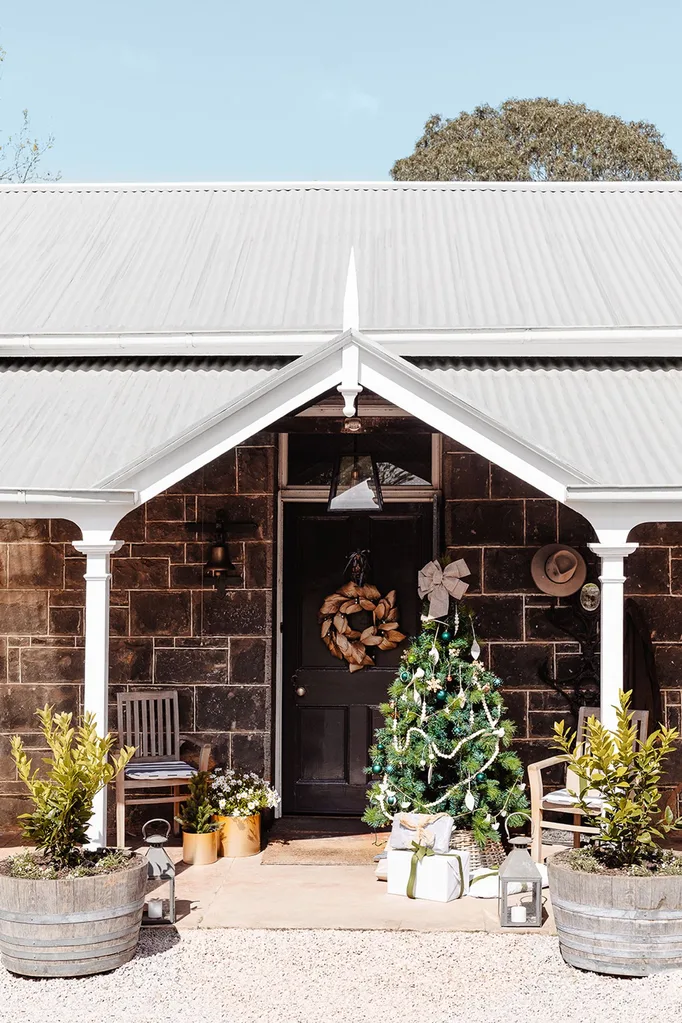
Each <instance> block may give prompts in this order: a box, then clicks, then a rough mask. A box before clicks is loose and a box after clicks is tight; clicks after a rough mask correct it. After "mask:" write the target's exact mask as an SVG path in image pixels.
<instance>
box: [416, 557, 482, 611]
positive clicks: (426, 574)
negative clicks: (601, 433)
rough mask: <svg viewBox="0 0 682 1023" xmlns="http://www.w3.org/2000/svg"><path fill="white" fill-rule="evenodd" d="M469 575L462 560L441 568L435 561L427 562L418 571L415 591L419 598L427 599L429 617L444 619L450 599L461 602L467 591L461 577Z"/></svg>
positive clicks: (466, 584) (466, 585)
mask: <svg viewBox="0 0 682 1023" xmlns="http://www.w3.org/2000/svg"><path fill="white" fill-rule="evenodd" d="M467 575H471V572H470V571H469V566H468V565H467V563H466V561H465V560H464V559H463V558H460V559H459V560H458V561H451V562H450V564H449V565H446V566H445V568H442V567H441V565H440V564H439V563H438V562H437V561H429V563H428V564H427V565H424V567H423V568H422V569H420V570H419V575H418V577H417V589H418V591H419V596H420V597H421V598H422V600H423V599H424V597H428V598H429V617H430V618H444V617H445V616H446V615H447V613H448V611H449V610H450V597H453V598H454V599H455V600H461V599H462V597H463V596H464V594H465V593H466V591H467V590H468V589H469V583H465V582H464V581H463V578H462V577H463V576H467Z"/></svg>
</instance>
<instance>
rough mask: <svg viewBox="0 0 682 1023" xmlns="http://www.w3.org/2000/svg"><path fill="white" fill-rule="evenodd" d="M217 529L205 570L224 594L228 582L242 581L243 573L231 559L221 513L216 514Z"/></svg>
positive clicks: (221, 593)
mask: <svg viewBox="0 0 682 1023" xmlns="http://www.w3.org/2000/svg"><path fill="white" fill-rule="evenodd" d="M215 531H216V535H215V540H214V541H213V543H212V544H211V548H210V550H209V552H208V561H207V562H206V564H205V565H204V571H205V573H206V575H208V576H211V578H212V579H213V584H214V586H215V587H216V588H217V590H218V592H219V593H220V595H221V596H222V595H223V594H224V593H225V590H226V588H227V584H228V582H233V583H238V582H241V578H242V574H241V572H240V571H239V569H238V568H237V567H236V565H233V564H232V560H231V559H230V554H229V551H228V549H227V543H226V541H225V521H224V518H223V516H222V515H221V514H218V515H217V516H216V524H215Z"/></svg>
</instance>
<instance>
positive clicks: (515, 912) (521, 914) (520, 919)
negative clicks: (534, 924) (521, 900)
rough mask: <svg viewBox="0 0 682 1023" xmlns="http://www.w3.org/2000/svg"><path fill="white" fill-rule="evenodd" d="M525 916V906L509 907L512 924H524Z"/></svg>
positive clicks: (526, 915)
mask: <svg viewBox="0 0 682 1023" xmlns="http://www.w3.org/2000/svg"><path fill="white" fill-rule="evenodd" d="M527 917H528V914H527V913H526V907H525V906H510V907H509V918H510V920H511V922H512V923H513V924H525V922H526V920H527Z"/></svg>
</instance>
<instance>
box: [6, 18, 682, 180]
mask: <svg viewBox="0 0 682 1023" xmlns="http://www.w3.org/2000/svg"><path fill="white" fill-rule="evenodd" d="M681 36H682V3H680V0H675V2H673V0H649V3H648V4H647V5H643V4H642V3H641V2H638V3H635V2H632V0H621V2H619V3H615V2H611V0H609V2H600V0H592V2H583V0H574V2H573V3H571V4H559V3H556V2H552V0H550V2H548V3H547V2H546V3H544V4H541V3H537V2H534V3H526V2H519V0H517V2H510V0H506V2H498V0H492V2H490V0H489V2H484V3H481V2H479V3H478V4H472V3H471V2H466V3H463V2H459V0H450V2H447V0H441V2H433V0H431V2H429V0H422V2H418V0H411V2H409V3H408V2H405V0H393V2H391V3H386V2H384V0H364V2H360V0H343V2H336V3H329V0H318V2H317V3H313V2H310V0H284V2H278V3H274V2H272V0H260V2H258V3H254V2H251V3H245V2H241V3H236V2H234V0H223V2H213V0H195V2H194V3H193V4H192V3H188V2H187V0H184V2H182V3H180V2H178V0H163V2H160V0H135V2H132V0H117V2H116V3H111V2H110V0H109V2H107V0H95V2H93V0H89V2H88V3H85V2H81V0H77V2H75V0H62V3H60V4H55V3H54V0H50V2H47V0H32V2H31V3H30V4H29V3H14V4H13V5H11V6H10V4H9V3H7V2H5V3H4V4H3V5H2V8H0V44H1V45H2V46H3V47H4V49H5V50H6V51H7V57H6V60H5V64H4V69H3V72H2V80H1V81H0V129H2V130H3V131H4V132H7V131H8V130H11V128H12V127H14V126H15V125H16V124H17V123H18V121H19V118H20V112H21V110H22V109H23V107H25V106H26V107H28V108H29V111H30V114H31V117H32V121H33V126H34V128H35V130H36V132H38V133H42V134H46V133H48V132H52V133H53V134H54V135H55V137H56V145H55V148H54V150H53V152H52V153H51V154H50V156H49V160H48V165H49V167H50V168H51V169H53V170H60V171H61V173H62V176H63V178H64V179H65V180H67V181H86V180H88V181H160V180H165V181H178V180H194V181H201V180H204V181H209V180H221V179H223V180H240V179H241V180H251V179H260V180H300V179H350V180H361V179H379V180H381V179H386V178H387V177H388V172H389V168H390V166H391V164H392V162H393V160H394V159H396V158H397V157H400V156H405V155H407V154H408V153H409V152H411V150H412V148H413V144H414V141H415V139H416V138H417V137H418V135H419V134H420V131H421V128H422V126H423V123H424V121H425V120H426V118H427V116H428V115H429V114H430V113H432V112H439V113H442V114H444V115H446V116H448V115H449V116H453V115H455V114H457V113H458V112H459V111H460V110H462V109H470V108H471V107H473V106H475V105H476V104H477V103H482V102H490V103H493V104H497V103H499V102H501V101H502V100H503V99H505V98H507V97H509V96H519V97H527V96H537V95H548V96H552V97H558V98H559V99H573V100H577V101H582V102H585V103H587V104H588V105H589V106H593V107H596V108H599V109H601V110H603V111H605V112H609V113H617V114H619V115H621V116H622V117H625V118H626V119H628V120H630V119H640V118H641V119H647V120H651V121H653V122H654V123H655V124H657V125H658V127H659V128H660V130H661V131H663V133H664V135H665V137H666V140H667V142H668V144H669V145H670V146H671V147H672V148H673V149H674V150H675V151H676V152H677V153H678V155H680V154H682V115H681V114H680V105H679V104H680V97H679V86H678V76H677V74H676V68H677V66H678V64H679V45H680V38H681Z"/></svg>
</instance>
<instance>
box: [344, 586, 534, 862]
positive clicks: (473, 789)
mask: <svg viewBox="0 0 682 1023" xmlns="http://www.w3.org/2000/svg"><path fill="white" fill-rule="evenodd" d="M447 608H448V610H447V613H446V614H445V615H443V616H442V617H440V618H432V617H430V616H429V615H428V614H424V615H422V631H421V633H420V634H419V635H418V636H417V637H416V638H415V639H414V640H413V641H412V643H411V645H410V646H409V647H408V649H407V650H406V651H405V653H404V654H403V656H402V659H401V663H400V668H399V670H398V675H397V677H396V679H395V681H394V682H393V683H392V684H391V686H390V688H389V693H388V695H389V702H388V703H385V704H383V705H382V707H381V712H382V714H383V716H384V718H385V722H386V723H385V725H384V726H383V727H382V728H379V729H377V731H376V735H375V738H376V742H375V744H374V745H373V746H372V748H371V750H370V757H371V767H370V768H369V769H368V770H369V772H370V773H371V775H372V778H373V783H372V785H371V787H370V789H369V792H368V801H369V805H368V807H367V809H366V811H365V815H364V818H363V819H364V820H365V821H366V822H367V823H368V824H370V825H371V826H372V827H382V826H385V825H386V824H388V823H390V821H391V820H392V818H393V817H394V816H395V814H396V813H401V812H402V813H411V812H416V813H429V814H436V813H448V814H450V815H451V816H452V817H453V818H454V821H455V827H456V828H457V829H458V830H460V829H465V830H471V831H472V832H473V834H474V837H475V839H476V841H477V842H478V843H479V844H481V845H483V844H484V843H485V842H486V841H488V840H490V839H493V840H499V838H500V837H501V834H502V833H503V832H504V833H507V834H508V833H509V831H510V829H512V828H517V827H520V826H522V825H523V824H524V823H525V822H526V821H527V819H528V812H527V807H528V802H527V799H526V795H525V785H524V783H523V768H522V765H521V761H520V760H519V758H518V756H517V755H516V753H514V752H513V751H512V750H511V749H510V748H509V747H510V744H511V740H512V736H513V734H514V726H513V724H512V722H511V721H509V720H507V719H506V718H505V707H504V704H503V701H502V694H501V692H500V686H501V684H502V683H501V680H500V679H499V678H498V677H497V676H496V675H495V674H493V672H491V671H488V670H487V669H486V668H485V666H484V665H483V664H482V663H481V661H480V659H479V658H480V653H481V649H480V646H479V644H478V640H477V639H476V635H475V630H474V620H473V616H472V615H471V614H470V613H469V611H468V610H467V609H466V608H464V607H460V606H459V604H458V602H457V601H455V600H452V599H450V601H449V604H448V605H447ZM425 610H426V608H425Z"/></svg>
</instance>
